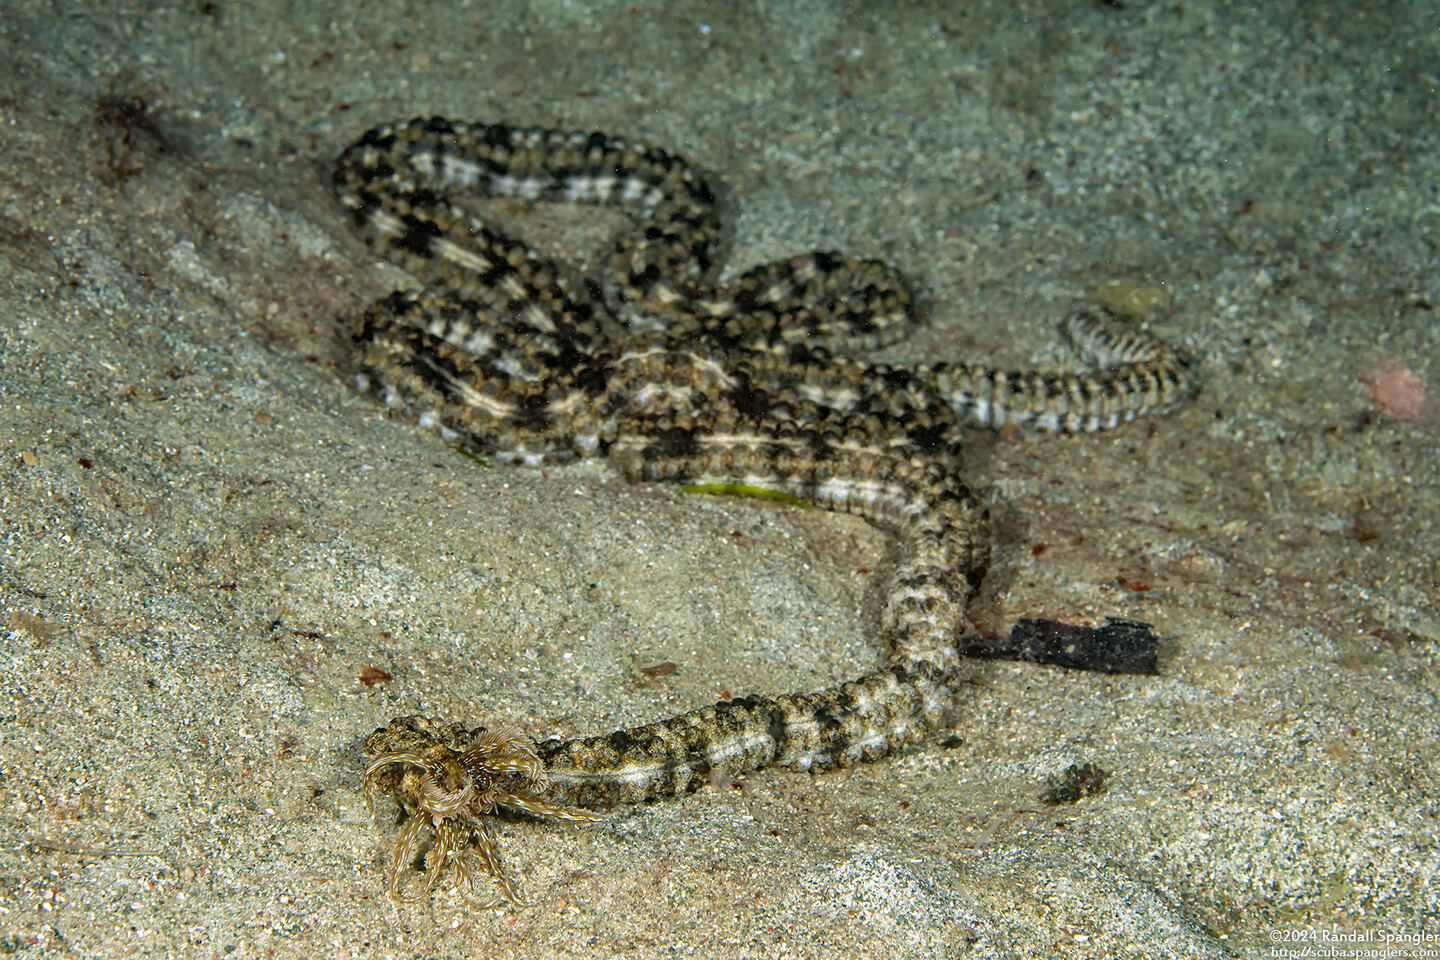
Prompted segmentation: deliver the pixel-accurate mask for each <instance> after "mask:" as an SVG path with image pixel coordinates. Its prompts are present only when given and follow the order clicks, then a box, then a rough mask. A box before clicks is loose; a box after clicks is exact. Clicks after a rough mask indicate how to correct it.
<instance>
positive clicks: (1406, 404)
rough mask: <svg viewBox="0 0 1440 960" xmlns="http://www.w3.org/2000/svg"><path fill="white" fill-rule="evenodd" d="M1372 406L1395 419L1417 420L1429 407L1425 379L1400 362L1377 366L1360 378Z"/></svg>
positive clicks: (1387, 362)
mask: <svg viewBox="0 0 1440 960" xmlns="http://www.w3.org/2000/svg"><path fill="white" fill-rule="evenodd" d="M1360 382H1361V383H1363V384H1365V390H1366V394H1367V396H1368V398H1369V400H1370V404H1371V406H1373V407H1374V408H1375V409H1376V410H1378V411H1379V412H1380V413H1381V414H1383V415H1384V416H1387V417H1393V418H1394V419H1396V420H1416V419H1419V417H1420V416H1421V415H1422V414H1424V413H1425V412H1426V410H1427V409H1428V408H1429V406H1430V399H1431V392H1430V385H1429V384H1428V383H1426V382H1425V378H1424V377H1422V376H1420V374H1418V373H1416V372H1415V371H1414V370H1411V369H1410V368H1409V367H1407V366H1406V365H1405V364H1403V363H1400V362H1399V361H1397V360H1387V361H1383V362H1381V363H1379V364H1377V365H1376V366H1375V367H1373V368H1372V369H1371V370H1370V372H1369V373H1367V374H1365V376H1363V377H1361V378H1360Z"/></svg>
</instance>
